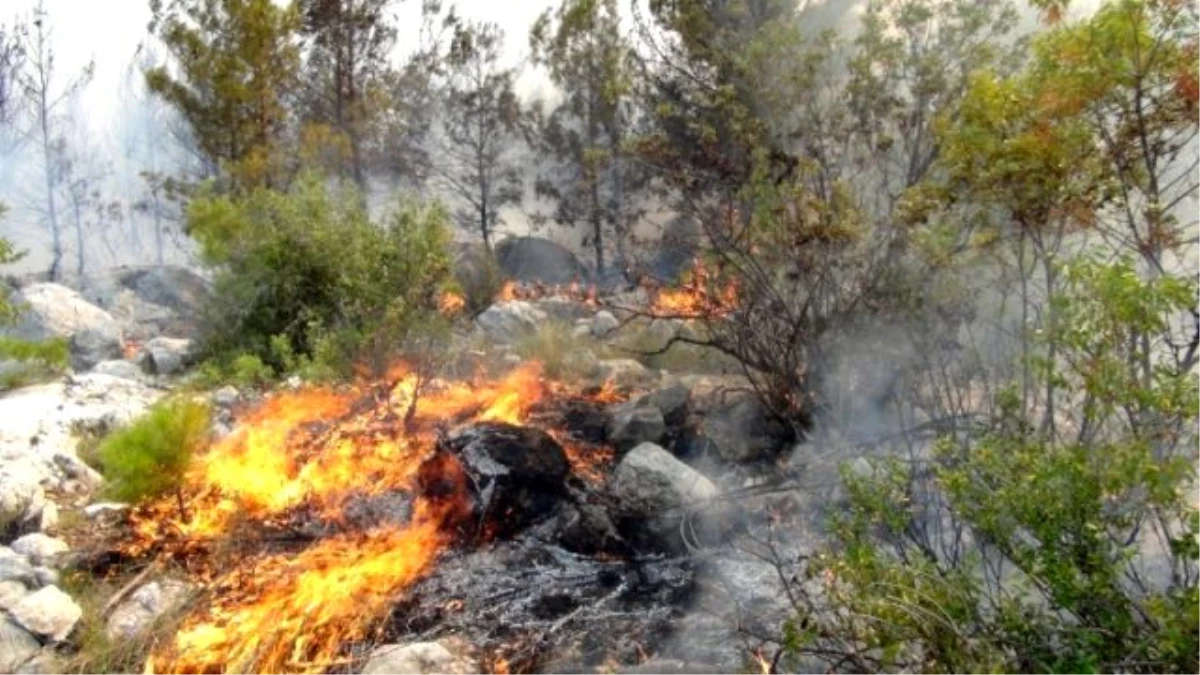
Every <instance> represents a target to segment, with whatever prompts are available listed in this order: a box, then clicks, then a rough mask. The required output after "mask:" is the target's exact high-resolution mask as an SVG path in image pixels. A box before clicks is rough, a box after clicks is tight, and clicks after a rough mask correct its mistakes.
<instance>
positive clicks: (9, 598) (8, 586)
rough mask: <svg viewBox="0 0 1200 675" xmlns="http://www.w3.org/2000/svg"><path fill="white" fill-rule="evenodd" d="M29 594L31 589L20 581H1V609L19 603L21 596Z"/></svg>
mask: <svg viewBox="0 0 1200 675" xmlns="http://www.w3.org/2000/svg"><path fill="white" fill-rule="evenodd" d="M26 595H29V589H28V588H26V587H25V584H23V583H21V582H19V581H0V610H6V609H8V608H9V607H12V606H13V605H16V604H17V601H19V600H20V599H21V598H23V597H25V596H26Z"/></svg>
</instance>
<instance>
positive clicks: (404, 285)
mask: <svg viewBox="0 0 1200 675" xmlns="http://www.w3.org/2000/svg"><path fill="white" fill-rule="evenodd" d="M187 221H188V227H189V231H190V233H191V234H192V236H193V237H194V238H195V239H196V240H197V241H198V242H199V243H200V248H201V252H202V255H203V257H204V259H205V260H206V261H207V262H208V263H209V264H210V265H213V266H214V267H215V268H216V269H217V278H216V283H215V293H214V296H213V300H212V302H211V304H210V306H209V308H208V316H207V317H206V319H207V321H206V322H205V325H206V327H207V331H206V334H205V336H204V340H203V342H204V345H205V348H206V351H207V354H208V356H209V358H210V359H211V360H213V361H215V362H216V363H218V364H219V367H220V369H221V370H223V371H225V372H229V373H240V374H242V375H247V376H253V377H251V379H255V378H257V377H258V373H257V372H256V373H247V372H246V371H247V366H248V364H249V363H250V361H249V360H248V358H246V357H247V356H249V357H253V358H256V359H258V360H259V361H260V362H261V363H263V364H265V365H266V366H267V367H269V368H270V370H271V371H272V372H273V373H275V374H280V373H284V372H293V371H311V372H320V373H322V374H330V372H331V371H333V372H337V373H340V374H345V373H347V372H349V370H350V368H351V366H352V365H354V364H356V363H367V364H369V365H371V366H372V367H382V366H384V365H386V363H387V361H388V360H389V359H391V358H393V357H394V356H395V353H396V352H397V350H398V349H399V348H400V346H401V345H402V344H403V342H404V338H405V336H407V335H408V334H409V333H410V332H412V331H413V330H416V329H422V330H425V329H428V328H429V327H430V326H433V325H438V324H440V321H441V320H440V315H439V314H438V313H437V304H438V299H439V297H440V296H441V294H442V293H443V292H445V291H447V290H450V289H451V286H452V277H451V272H450V259H449V256H448V249H447V247H448V244H449V236H450V235H449V228H448V220H447V216H446V213H445V211H444V210H443V209H442V208H441V207H440V206H437V205H434V206H427V207H424V206H419V205H416V204H414V203H401V204H399V205H397V207H396V208H395V209H393V210H392V211H391V212H390V213H389V215H388V216H386V218H385V219H384V221H383V222H382V223H381V224H376V223H373V222H372V221H371V219H370V217H369V215H368V213H367V210H366V206H365V204H364V202H363V200H362V199H361V197H360V195H359V194H358V193H357V192H356V191H354V190H353V189H350V188H331V187H330V186H329V185H328V184H327V182H326V181H325V180H324V179H323V178H321V177H320V176H318V175H315V174H309V175H306V176H302V177H301V178H300V179H298V180H297V181H296V182H295V183H294V184H293V185H292V187H291V188H290V189H289V190H288V191H286V192H280V191H275V190H270V189H267V188H258V189H255V190H252V191H250V192H249V193H247V194H245V195H242V196H236V197H233V196H225V195H216V194H212V193H209V194H201V195H200V196H198V197H197V198H195V199H194V200H193V201H192V202H191V205H190V207H189V209H188V216H187ZM239 359H241V361H240V362H238V360H239Z"/></svg>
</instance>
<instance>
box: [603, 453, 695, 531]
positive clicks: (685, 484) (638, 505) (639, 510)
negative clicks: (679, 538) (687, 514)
mask: <svg viewBox="0 0 1200 675" xmlns="http://www.w3.org/2000/svg"><path fill="white" fill-rule="evenodd" d="M611 489H612V492H613V494H614V496H616V497H617V499H618V500H619V503H620V508H621V509H622V510H623V511H626V512H628V513H636V514H643V515H646V516H654V515H657V514H659V513H661V512H663V511H667V510H669V509H673V508H677V507H681V506H685V505H692V504H697V503H699V502H703V501H704V500H708V499H711V498H713V497H715V496H716V495H717V488H716V486H715V485H713V483H712V481H710V480H709V479H708V478H705V477H704V475H703V474H701V473H700V472H699V471H696V470H695V469H693V468H692V467H690V466H688V465H687V464H684V463H683V462H681V461H679V460H678V459H676V458H675V456H674V455H672V454H671V453H669V452H667V451H666V450H664V449H662V448H661V447H659V446H657V445H655V444H653V443H642V444H641V445H639V446H637V447H636V448H634V449H632V450H630V451H629V453H628V454H626V455H625V457H624V458H622V459H621V462H620V463H619V464H618V465H617V468H616V470H615V471H614V472H613V482H612V487H611Z"/></svg>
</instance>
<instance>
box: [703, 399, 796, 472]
mask: <svg viewBox="0 0 1200 675" xmlns="http://www.w3.org/2000/svg"><path fill="white" fill-rule="evenodd" d="M700 432H701V433H702V434H703V435H704V436H705V437H706V438H707V439H708V440H709V441H710V442H711V447H712V448H713V449H714V450H715V451H716V453H717V454H718V455H720V457H721V458H722V459H724V460H725V461H727V462H754V461H764V460H770V459H773V458H774V457H775V456H776V455H778V454H779V452H780V451H781V450H782V449H783V448H784V444H785V443H786V442H787V440H788V433H787V430H786V429H785V428H784V427H783V426H782V425H780V424H779V423H778V422H776V421H775V420H774V419H772V418H771V417H770V414H769V413H768V411H767V409H766V408H765V407H764V406H763V405H762V403H761V402H760V401H759V400H758V398H757V397H756V396H754V395H753V394H750V393H747V392H738V393H736V394H734V395H731V396H729V397H722V399H721V400H719V401H718V402H717V403H716V404H715V405H714V406H712V407H711V408H710V409H709V410H707V411H705V412H704V413H703V422H701V424H700Z"/></svg>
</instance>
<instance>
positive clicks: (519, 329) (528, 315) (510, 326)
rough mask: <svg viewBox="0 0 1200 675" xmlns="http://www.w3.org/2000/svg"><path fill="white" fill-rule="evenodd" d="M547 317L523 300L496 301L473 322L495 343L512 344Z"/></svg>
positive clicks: (533, 331)
mask: <svg viewBox="0 0 1200 675" xmlns="http://www.w3.org/2000/svg"><path fill="white" fill-rule="evenodd" d="M547 321H549V317H548V316H547V315H546V313H545V312H543V311H542V310H540V309H538V308H536V307H534V306H533V305H532V304H530V303H528V302H526V301H524V300H512V301H509V302H497V303H495V304H493V305H492V306H491V307H488V308H487V309H486V310H484V311H483V313H482V314H480V315H479V316H477V317H475V324H476V325H477V326H479V328H480V329H481V330H482V331H483V333H484V335H486V336H487V337H488V339H490V340H491V341H492V342H495V343H497V344H512V343H514V342H516V341H517V340H520V339H521V338H522V337H525V336H526V335H531V334H533V333H535V332H537V330H538V328H539V327H541V326H543V325H545V324H546V322H547Z"/></svg>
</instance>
